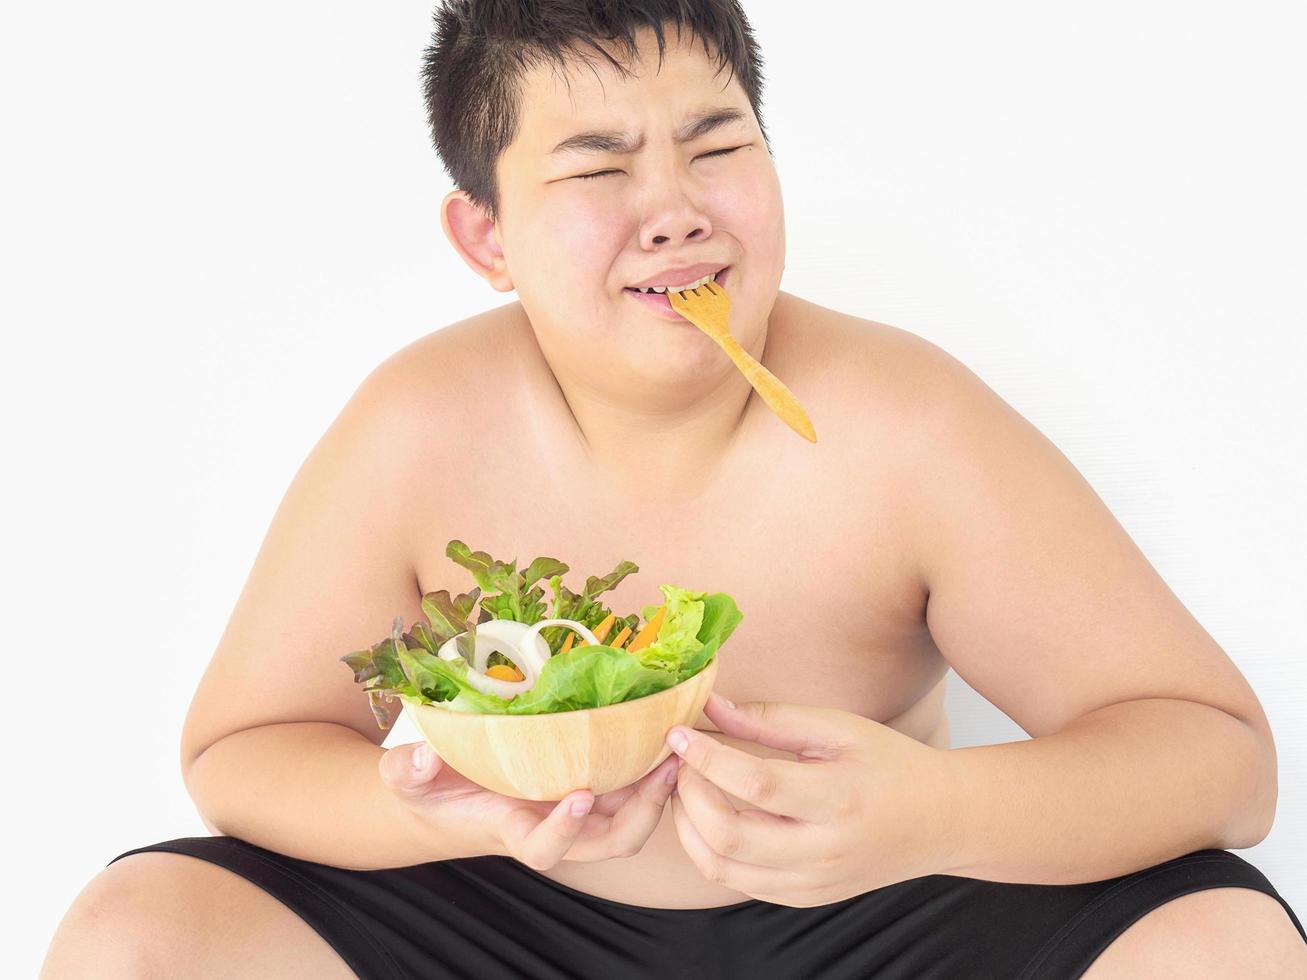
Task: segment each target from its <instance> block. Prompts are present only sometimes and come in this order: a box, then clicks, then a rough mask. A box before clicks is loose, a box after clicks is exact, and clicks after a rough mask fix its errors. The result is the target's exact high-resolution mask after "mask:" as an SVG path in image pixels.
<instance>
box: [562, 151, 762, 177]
mask: <svg viewBox="0 0 1307 980" xmlns="http://www.w3.org/2000/svg"><path fill="white" fill-rule="evenodd" d="M738 149H740V147H738V146H732V147H729V148H727V149H725V150H713V151H712V152H711V153H705V154H703V156H704V157H716V156H725V155H726V154H727V153H734V152H735V151H736V150H738ZM702 158H703V157H698V158H696V159H702ZM620 173H621V171H620V170H596V171H595V172H594V173H592V174H577V175H576V177H575V178H573V179H575V180H593V179H594V178H595V177H605V176H607V175H608V174H620Z"/></svg>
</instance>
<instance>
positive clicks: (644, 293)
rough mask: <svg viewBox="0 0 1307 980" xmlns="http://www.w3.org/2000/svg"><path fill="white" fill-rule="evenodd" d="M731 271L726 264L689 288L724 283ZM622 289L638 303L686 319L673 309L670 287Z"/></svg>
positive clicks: (628, 287) (631, 287) (632, 287)
mask: <svg viewBox="0 0 1307 980" xmlns="http://www.w3.org/2000/svg"><path fill="white" fill-rule="evenodd" d="M730 271H731V267H730V266H729V265H728V266H725V267H724V268H722V269H719V270H717V271H716V272H714V273H713V274H712V275H711V276H706V277H704V278H703V279H701V280H699V282H697V283H694V284H692V285H691V286H690V287H689V288H697V286H698V285H699V284H700V283H704V282H719V283H722V284H723V285H724V284H725V282H726V277H727V274H728V273H729V272H730ZM622 291H623V292H624V293H627V294H628V295H630V296H631V298H632V299H634V300H635V301H636V302H637V303H641V304H643V305H644V306H647V307H650V308H651V309H655V310H662V311H664V312H665V313H666V314H667V315H668V316H670V317H673V318H674V319H684V317H682V316H681V314H679V313H677V312H676V311H675V310H674V309H672V302H671V300H669V299H668V298H667V293H668V292H669V291H671V290H670V289H669V288H668V287H665V286H654V287H651V288H649V289H638V288H636V287H634V286H627V287H626V288H625V289H624V290H622Z"/></svg>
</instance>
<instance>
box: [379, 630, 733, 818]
mask: <svg viewBox="0 0 1307 980" xmlns="http://www.w3.org/2000/svg"><path fill="white" fill-rule="evenodd" d="M716 677H717V654H716V653H714V654H713V658H712V660H710V661H708V664H707V666H705V667H704V668H703V669H702V670H700V671H699V673H697V674H695V675H694V676H693V677H691V678H690V679H689V680H686V681H682V682H681V683H680V684H677V685H676V686H675V687H669V688H667V689H666V690H665V691H659V692H658V693H657V694H650V695H648V696H647V697H643V698H636V699H635V700H634V701H622V702H620V703H618V704H607V705H604V706H603V707H602V708H585V709H583V710H581V711H557V712H553V713H550V714H543V715H482V714H475V713H470V712H465V711H447V710H445V709H444V708H437V707H435V706H434V705H430V704H413V703H411V702H409V701H407V700H405V701H404V711H405V712H406V713H407V714H408V717H409V718H410V719H411V720H412V722H413V724H414V725H416V726H417V728H418V730H419V731H420V732H422V734H423V736H425V738H426V740H427V742H428V743H429V744H430V745H431V747H432V749H434V750H435V751H436V754H437V755H439V756H440V758H441V759H443V760H444V761H445V762H446V763H447V764H449V765H450V766H452V767H453V768H454V769H455V770H457V771H458V772H460V773H462V774H463V775H464V776H466V777H467V778H468V779H470V780H472V781H473V782H474V783H477V784H478V785H480V786H484V787H485V788H486V789H490V790H494V791H495V792H496V793H502V794H503V795H504V796H513V797H517V798H519V799H525V800H550V801H557V800H561V799H562V798H563V797H564V796H566V795H567V794H568V793H570V792H572V791H573V790H578V789H589V790H591V791H592V792H593V793H594V794H595V795H596V796H598V795H600V794H602V793H607V792H609V791H610V790H614V789H619V788H620V787H622V786H628V785H630V784H631V783H633V782H635V781H636V780H637V779H639V778H640V777H641V776H644V775H646V774H647V773H649V772H652V771H653V769H654V767H655V766H657V765H658V764H659V763H660V762H662V761H663V760H664V759H666V758H667V756H668V755H670V754H671V751H672V750H671V748H669V747H668V745H667V742H666V738H667V733H668V731H670V730H671V728H672V727H673V726H674V725H688V726H690V727H693V726H694V722H695V720H696V719H697V718H698V717H699V712H700V711H702V710H703V706H704V705H705V704H706V703H707V701H708V694H709V692H710V691H712V686H713V681H714V679H715V678H716Z"/></svg>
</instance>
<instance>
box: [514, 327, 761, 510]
mask: <svg viewBox="0 0 1307 980" xmlns="http://www.w3.org/2000/svg"><path fill="white" fill-rule="evenodd" d="M527 326H528V330H529V329H530V328H529V324H528V325H527ZM532 337H535V335H534V333H532ZM766 342H767V332H766V330H765V329H764V330H763V331H762V332H761V333H760V334H759V335H758V336H757V338H756V339H755V341H754V342H753V343H752V344H751V345H749V353H750V354H751V355H752V356H753V357H755V358H756V359H758V360H759V361H761V360H762V357H763V350H764V348H765V347H766ZM531 347H532V348H533V349H534V350H535V351H536V352H538V353H539V355H540V359H539V360H540V363H541V365H542V367H543V368H544V369H545V370H544V373H545V374H548V375H549V377H548V378H543V379H542V380H543V381H544V383H545V386H546V389H548V388H550V387H552V390H553V394H554V397H555V398H556V399H557V402H558V403H559V407H560V410H561V411H560V413H559V416H560V417H561V419H562V424H563V426H564V427H565V428H566V429H567V430H568V431H569V433H570V434H571V435H572V436H573V437H574V439H575V442H576V443H577V445H578V446H579V448H580V449H581V451H582V453H583V454H584V456H585V459H586V461H587V463H588V464H589V465H590V466H592V467H594V468H595V469H596V470H598V471H600V472H601V473H602V474H603V475H604V476H605V477H606V478H608V479H609V480H610V482H611V483H612V484H613V485H614V487H615V488H616V489H617V490H618V491H619V492H621V493H622V494H623V495H625V496H628V497H634V498H636V499H638V500H642V501H646V502H655V501H667V502H687V501H690V500H693V499H694V498H697V497H699V496H701V495H702V494H703V492H704V491H705V490H707V489H708V488H709V487H710V486H711V485H712V484H713V483H714V482H715V479H716V477H717V475H718V474H719V473H720V472H721V470H722V469H723V467H724V465H725V463H726V461H727V460H728V459H729V457H730V455H731V453H732V452H733V451H734V449H735V447H736V444H737V438H738V436H739V434H740V432H741V430H742V428H743V425H744V421H745V417H746V409H747V408H748V406H749V399H750V397H751V396H752V395H753V387H752V385H750V384H749V382H748V379H746V378H745V377H744V375H742V374H741V373H740V371H739V369H738V368H736V366H735V365H734V363H733V362H732V361H731V360H730V358H729V357H728V356H727V355H726V352H725V351H721V352H720V359H721V360H720V369H719V370H716V371H713V372H712V373H711V374H705V375H703V376H701V377H696V378H693V379H691V380H689V381H683V382H682V383H679V384H678V385H675V386H672V385H667V384H659V383H656V382H654V381H641V380H639V379H636V380H631V381H629V382H624V383H623V384H622V386H621V387H620V388H615V387H613V386H612V385H611V381H612V375H611V374H608V375H606V376H604V377H601V378H599V379H598V380H596V377H595V375H594V373H592V372H587V371H585V370H584V367H585V365H583V364H582V365H577V364H574V363H573V362H571V361H564V360H562V359H560V358H557V357H552V356H551V355H550V353H549V352H548V351H546V350H545V349H543V348H542V347H541V346H540V344H539V343H538V339H537V341H536V342H535V343H533V344H532V345H531ZM551 382H552V384H550V383H551ZM604 382H609V384H607V385H605V384H604Z"/></svg>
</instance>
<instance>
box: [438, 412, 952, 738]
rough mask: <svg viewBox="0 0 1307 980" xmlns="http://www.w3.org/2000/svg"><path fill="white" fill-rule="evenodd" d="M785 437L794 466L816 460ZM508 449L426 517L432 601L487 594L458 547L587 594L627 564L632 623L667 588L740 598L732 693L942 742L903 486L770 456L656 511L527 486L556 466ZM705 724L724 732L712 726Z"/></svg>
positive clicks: (624, 608) (726, 676) (544, 454)
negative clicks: (536, 473) (904, 530)
mask: <svg viewBox="0 0 1307 980" xmlns="http://www.w3.org/2000/svg"><path fill="white" fill-rule="evenodd" d="M778 428H779V427H778ZM482 435H483V436H484V435H485V433H484V432H483V433H482ZM778 435H779V436H780V438H781V439H782V440H783V442H782V446H784V447H785V448H784V449H783V450H782V452H783V453H788V452H790V451H793V450H797V451H798V452H800V453H802V451H803V450H806V449H809V448H810V447H809V446H808V445H807V444H806V443H804V444H802V445H798V443H799V440H797V439H793V438H792V437H791V436H790V435H789V434H788V433H786V432H779V433H778ZM505 440H508V442H507V443H506V442H505ZM497 444H498V445H499V447H500V452H498V453H496V454H495V458H497V459H498V460H500V461H501V462H500V463H499V464H497V465H492V464H483V465H479V466H478V467H477V469H476V476H475V478H474V480H473V482H472V483H471V484H469V485H466V486H465V492H462V493H459V494H456V495H455V494H450V493H448V492H444V493H441V495H440V496H441V502H440V505H439V508H438V509H436V508H434V507H432V508H427V509H425V510H424V515H425V516H424V519H423V524H422V526H421V528H420V530H419V534H418V537H417V540H420V541H423V542H429V547H428V548H427V549H426V550H425V551H423V552H421V553H420V554H419V555H417V556H416V558H415V564H416V567H417V573H418V581H419V584H420V586H421V588H422V590H423V592H424V593H425V592H430V591H435V590H440V589H448V590H449V591H450V593H451V595H457V594H458V593H460V592H467V591H470V589H471V588H472V587H473V585H474V582H473V581H472V578H471V576H470V575H469V573H468V572H467V571H466V570H465V569H463V568H462V567H461V566H459V565H457V564H455V563H454V562H453V561H451V560H450V559H448V558H447V557H446V556H445V554H444V548H445V544H446V543H447V542H448V541H449V540H451V539H453V538H457V539H459V540H461V541H463V542H465V543H466V544H467V545H468V546H469V547H471V548H473V549H475V550H483V551H487V552H489V553H490V554H491V555H492V556H493V557H495V558H497V559H501V560H505V561H507V560H510V559H513V558H516V559H517V562H518V568H519V569H520V568H525V567H526V566H527V565H528V564H529V563H530V562H531V560H532V559H534V558H536V557H538V556H541V555H547V556H549V557H552V558H556V559H558V560H560V561H562V562H564V563H566V564H567V565H568V566H569V568H570V571H569V572H568V573H566V574H565V575H564V576H563V580H564V582H565V583H566V584H567V585H568V587H569V588H571V589H573V590H574V591H579V590H580V588H581V587H582V586H583V585H584V582H585V580H586V578H587V577H588V576H591V575H596V576H603V575H606V574H608V573H609V572H611V571H612V570H613V569H614V568H615V567H616V566H617V564H618V563H619V562H620V561H623V560H629V561H632V562H634V563H635V564H636V565H637V566H639V571H638V572H637V573H635V574H632V575H629V576H628V577H627V578H625V579H624V580H623V581H622V582H621V583H620V584H619V585H618V586H617V588H616V589H614V590H612V591H610V592H607V593H605V594H604V602H605V604H606V605H608V606H610V607H611V608H612V609H613V610H614V611H616V612H617V613H618V615H629V614H631V613H636V612H639V611H640V609H641V608H643V607H644V606H646V605H649V604H654V603H658V602H661V601H662V600H661V594H660V593H659V591H658V586H659V585H662V584H665V583H668V584H672V585H677V586H680V587H683V588H688V589H693V590H698V591H707V592H725V593H727V594H729V595H730V596H731V597H732V598H734V599H735V601H736V604H737V605H738V606H739V608H740V611H741V613H742V614H743V619H742V621H741V623H740V625H739V626H738V627H737V628H736V630H735V632H734V633H733V634H732V635H731V638H730V639H729V640H728V642H727V643H726V644H725V645H724V646H723V648H722V652H721V655H720V656H721V661H720V668H719V674H718V679H717V684H716V690H717V691H718V693H720V694H722V695H723V696H725V697H728V698H731V699H732V700H734V701H736V702H737V703H739V702H742V701H755V700H773V701H789V702H797V703H803V704H812V705H820V706H827V707H834V708H839V709H842V710H845V711H850V712H854V713H857V714H860V715H863V716H864V717H868V718H872V719H874V720H877V721H882V722H885V723H887V724H893V725H894V727H897V728H900V729H901V730H904V731H905V733H907V734H910V735H912V736H913V737H916V738H919V739H921V740H923V741H933V740H934V739H935V738H936V736H937V735H938V730H939V727H940V721H941V718H942V712H941V710H940V705H939V704H938V700H939V699H938V698H935V697H930V698H928V697H927V695H929V694H931V693H932V692H933V691H935V690H936V689H938V690H939V693H941V694H942V688H940V686H939V682H940V680H941V678H942V676H943V674H944V672H945V670H946V665H945V664H944V662H943V659H942V658H941V657H940V655H939V652H938V650H937V649H936V648H935V646H934V644H933V642H932V640H931V638H930V634H929V632H928V630H927V628H926V625H925V618H924V607H925V595H924V594H922V592H921V590H920V588H919V587H918V584H917V583H916V582H915V580H914V578H913V576H912V574H911V569H909V568H908V567H907V566H906V563H905V561H904V559H903V555H904V548H903V547H902V542H901V541H900V539H899V535H900V527H899V522H898V521H896V519H895V518H896V507H895V503H894V498H895V494H894V493H893V491H892V488H890V487H889V486H887V485H884V484H882V483H878V481H877V480H876V479H874V478H869V479H867V480H866V481H865V483H864V485H862V486H860V487H855V486H851V485H850V472H849V469H848V465H847V461H844V462H842V463H839V464H835V463H833V462H830V460H831V459H832V457H831V456H830V455H823V454H819V453H813V454H812V455H810V456H809V457H807V459H806V460H805V462H804V464H803V465H795V463H794V460H793V458H790V459H789V460H788V465H786V466H785V467H783V468H780V467H778V466H777V465H775V464H776V463H777V457H776V456H775V455H772V456H770V458H769V457H768V454H766V453H760V454H757V455H756V456H754V457H753V458H755V459H757V460H758V462H757V463H756V464H754V465H749V466H746V467H743V468H741V470H740V471H739V472H737V473H733V474H728V475H727V477H726V478H725V479H724V480H723V481H722V483H721V484H720V485H719V486H718V487H717V488H715V490H714V492H713V493H712V494H709V495H705V496H704V497H702V498H700V499H696V500H694V501H692V502H688V503H686V504H685V505H684V506H682V507H679V508H676V509H672V510H668V509H660V510H658V511H656V512H651V511H649V510H647V509H646V508H643V507H641V506H639V505H638V504H636V503H635V502H634V501H626V500H623V499H620V498H613V497H611V496H605V495H603V494H597V493H593V492H587V491H586V490H585V489H584V488H586V487H587V486H588V481H587V480H586V479H585V477H584V474H577V475H575V476H574V478H573V479H572V480H571V481H562V482H561V483H557V484H556V482H555V481H547V480H541V481H538V482H533V481H524V480H523V479H522V478H521V474H522V473H523V471H524V467H523V462H524V461H526V460H534V461H535V463H536V464H537V465H549V463H548V460H549V459H550V458H551V454H550V453H549V452H548V451H547V449H546V451H541V447H538V446H537V447H532V446H527V445H520V446H513V445H512V444H511V437H510V436H509V435H508V433H507V432H506V431H505V432H502V433H500V434H499V436H498V439H497ZM553 458H556V457H553ZM568 487H571V488H572V489H571V490H569V489H568ZM542 584H544V585H545V587H546V597H549V596H550V595H551V593H550V592H549V591H548V587H547V584H546V583H542ZM927 702H929V703H927ZM914 706H915V708H916V710H913V709H914ZM696 725H697V727H700V728H703V729H706V730H714V731H715V730H716V726H714V725H713V724H712V722H711V721H709V720H708V718H707V716H706V715H700V717H699V719H698V721H697V722H696Z"/></svg>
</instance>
